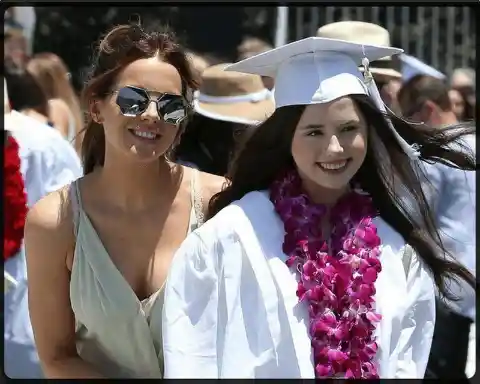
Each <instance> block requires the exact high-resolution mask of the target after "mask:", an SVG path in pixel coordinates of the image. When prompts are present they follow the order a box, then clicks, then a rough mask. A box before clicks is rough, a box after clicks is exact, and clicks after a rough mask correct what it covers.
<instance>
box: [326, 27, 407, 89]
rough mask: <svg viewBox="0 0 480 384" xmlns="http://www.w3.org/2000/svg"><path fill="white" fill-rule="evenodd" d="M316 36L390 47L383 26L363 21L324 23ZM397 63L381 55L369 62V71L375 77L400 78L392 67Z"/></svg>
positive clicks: (397, 63)
mask: <svg viewBox="0 0 480 384" xmlns="http://www.w3.org/2000/svg"><path fill="white" fill-rule="evenodd" d="M317 36H318V37H325V38H327V39H338V40H345V41H349V42H352V43H359V44H368V45H377V46H381V47H391V43H390V33H389V32H388V31H387V30H386V29H385V28H383V27H381V26H379V25H377V24H372V23H365V22H363V21H339V22H336V23H330V24H326V25H324V26H323V27H320V28H319V29H318V30H317ZM399 64H400V63H399V62H398V60H396V59H395V60H392V57H391V56H390V57H383V58H381V59H379V60H376V61H375V62H373V63H370V71H371V72H372V74H373V75H374V76H375V77H378V76H380V77H383V78H384V79H386V80H391V79H401V78H402V74H401V73H400V71H399V70H396V69H395V68H394V67H395V66H397V65H398V66H399Z"/></svg>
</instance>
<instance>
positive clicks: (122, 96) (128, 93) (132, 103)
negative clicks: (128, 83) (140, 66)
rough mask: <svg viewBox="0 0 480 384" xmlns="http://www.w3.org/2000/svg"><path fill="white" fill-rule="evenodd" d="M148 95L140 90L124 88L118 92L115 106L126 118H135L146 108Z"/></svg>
mask: <svg viewBox="0 0 480 384" xmlns="http://www.w3.org/2000/svg"><path fill="white" fill-rule="evenodd" d="M148 100H149V99H148V95H147V93H146V92H145V91H143V90H141V89H136V88H131V87H124V88H122V89H120V90H119V91H118V96H117V105H118V106H119V107H120V111H121V112H122V113H123V114H124V115H126V116H137V115H139V114H141V113H143V111H145V109H146V108H147V106H148Z"/></svg>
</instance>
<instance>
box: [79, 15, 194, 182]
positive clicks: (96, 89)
mask: <svg viewBox="0 0 480 384" xmlns="http://www.w3.org/2000/svg"><path fill="white" fill-rule="evenodd" d="M156 56H159V58H160V59H161V60H163V61H165V62H166V63H169V64H171V65H173V66H174V67H175V68H176V69H177V71H178V72H179V74H180V77H181V79H182V82H183V84H182V85H183V87H182V94H183V95H184V96H185V97H186V99H187V100H188V101H189V102H191V99H192V95H193V91H194V90H196V89H198V84H199V79H198V76H197V75H196V74H195V72H194V71H193V66H192V63H190V61H189V59H188V57H187V55H186V52H185V50H184V48H183V47H182V46H181V45H180V44H179V43H178V42H177V41H176V37H175V34H174V33H173V31H171V30H170V28H169V27H168V26H163V27H158V26H157V25H152V26H150V27H146V28H144V27H142V26H141V24H140V23H132V24H127V25H120V26H116V27H114V28H112V29H111V30H110V31H109V32H108V33H107V34H106V35H105V37H104V38H103V39H101V40H100V42H99V43H98V47H97V49H96V52H95V55H94V59H93V64H92V67H91V69H90V72H89V74H88V77H87V82H86V85H85V88H84V89H83V92H82V101H83V103H84V105H85V108H86V109H87V110H88V109H89V106H90V104H91V103H92V102H93V101H94V100H95V99H104V98H105V97H106V96H107V95H108V94H109V93H110V92H111V90H112V88H113V87H114V85H115V81H116V79H117V76H118V74H119V73H120V72H121V71H122V69H124V68H125V67H126V66H127V65H129V64H130V63H132V62H134V61H136V60H139V59H146V58H152V57H156ZM187 121H188V119H185V120H184V121H183V122H182V124H181V126H180V129H179V132H178V134H177V137H176V139H175V142H174V144H173V145H172V148H171V149H170V150H169V152H168V153H167V154H166V155H167V157H169V158H170V156H171V150H172V149H173V147H174V146H175V145H176V143H177V142H178V140H179V138H180V136H181V135H182V133H183V130H184V129H185V125H186V124H187ZM84 131H85V135H84V138H83V142H82V151H81V153H82V160H83V169H84V173H85V174H88V173H90V172H92V171H93V170H94V168H95V167H97V166H103V163H104V161H105V133H104V130H103V127H102V125H101V124H98V123H96V122H95V121H93V119H92V118H91V116H88V119H87V124H86V127H85V130H84Z"/></svg>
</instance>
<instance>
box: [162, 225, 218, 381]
mask: <svg viewBox="0 0 480 384" xmlns="http://www.w3.org/2000/svg"><path fill="white" fill-rule="evenodd" d="M213 248H214V247H213V246H212V247H210V246H207V245H206V242H204V241H203V240H202V238H200V237H199V236H198V235H197V234H196V233H192V234H190V235H189V236H188V237H187V238H186V240H185V241H184V242H183V244H182V245H181V246H180V248H179V249H178V251H177V253H176V254H175V257H174V260H173V262H172V265H171V269H170V271H169V275H168V278H167V282H166V285H165V300H164V307H163V316H162V334H163V353H164V368H165V369H164V378H166V379H170V378H218V377H219V371H218V370H219V368H218V366H219V364H218V356H219V352H218V350H217V348H218V344H219V343H217V337H218V333H219V332H222V330H221V329H220V328H221V325H220V324H218V294H219V293H218V292H219V289H218V281H219V278H218V271H217V265H216V264H217V263H216V257H217V255H215V253H214V252H212V249H213ZM223 331H224V330H223Z"/></svg>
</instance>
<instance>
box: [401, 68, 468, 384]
mask: <svg viewBox="0 0 480 384" xmlns="http://www.w3.org/2000/svg"><path fill="white" fill-rule="evenodd" d="M398 100H399V104H400V108H401V110H402V113H403V114H404V115H405V116H406V117H407V118H409V119H411V120H413V121H423V122H425V123H426V124H428V125H430V126H433V127H437V129H439V130H441V129H442V128H443V127H445V126H455V125H457V124H459V121H458V120H457V117H456V115H455V113H454V110H453V108H452V104H451V101H450V98H449V87H448V86H447V84H446V83H445V82H444V81H442V80H440V79H437V78H434V77H432V76H428V75H421V74H420V75H416V76H414V77H412V78H411V79H409V80H408V81H407V82H405V83H404V85H403V87H402V89H401V90H400V92H399V97H398ZM462 146H465V148H464V150H466V151H467V152H472V153H475V136H474V135H470V136H467V137H465V140H464V141H463V143H462ZM460 149H462V148H460ZM423 171H424V173H425V176H426V177H425V178H424V179H422V183H423V187H424V191H425V194H426V197H427V200H428V202H429V204H430V206H431V208H432V211H433V212H434V219H435V222H436V225H437V226H438V228H439V233H440V237H441V240H442V242H443V244H444V246H445V248H446V249H447V250H448V251H449V253H450V254H451V255H452V256H453V257H454V258H455V259H456V260H457V261H458V262H459V263H461V264H462V265H464V266H465V267H466V268H468V269H469V270H470V272H471V273H472V274H475V272H476V271H475V269H476V268H475V264H476V252H475V237H476V236H475V235H476V232H475V219H476V218H475V216H476V215H475V205H476V204H475V200H476V199H475V193H476V192H475V172H474V171H467V172H465V171H463V170H461V169H451V168H450V167H447V166H446V165H444V164H440V163H433V164H428V163H425V164H423ZM451 289H452V290H454V292H455V295H456V296H457V297H458V298H459V300H458V301H448V302H446V303H444V302H443V301H439V302H438V303H437V323H436V324H435V333H434V339H433V343H432V352H431V356H430V361H429V364H428V369H427V373H428V376H429V377H432V378H449V379H459V378H466V376H465V375H467V376H471V375H472V374H473V373H472V372H471V369H468V371H469V372H467V371H466V365H467V361H468V358H467V357H468V355H469V354H470V356H472V352H473V353H474V350H475V346H474V345H473V346H470V347H469V335H470V339H471V338H472V336H473V337H474V329H473V328H472V331H471V330H470V328H471V326H473V327H474V322H475V312H476V311H475V303H476V298H475V290H474V289H473V288H472V287H469V286H468V284H460V285H459V284H453V285H452V287H451ZM470 344H471V343H470ZM473 360H474V357H473Z"/></svg>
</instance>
